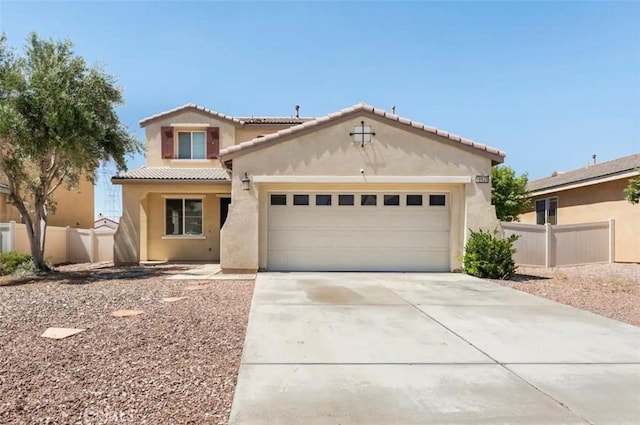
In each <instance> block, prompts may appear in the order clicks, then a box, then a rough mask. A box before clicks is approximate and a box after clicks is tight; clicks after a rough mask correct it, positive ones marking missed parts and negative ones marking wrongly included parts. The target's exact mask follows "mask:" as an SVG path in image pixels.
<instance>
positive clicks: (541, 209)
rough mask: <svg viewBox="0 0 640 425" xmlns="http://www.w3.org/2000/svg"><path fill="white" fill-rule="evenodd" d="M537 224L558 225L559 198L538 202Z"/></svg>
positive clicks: (539, 200)
mask: <svg viewBox="0 0 640 425" xmlns="http://www.w3.org/2000/svg"><path fill="white" fill-rule="evenodd" d="M536 224H558V198H546V199H538V200H537V201H536Z"/></svg>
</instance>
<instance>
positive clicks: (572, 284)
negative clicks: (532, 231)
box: [493, 264, 640, 326]
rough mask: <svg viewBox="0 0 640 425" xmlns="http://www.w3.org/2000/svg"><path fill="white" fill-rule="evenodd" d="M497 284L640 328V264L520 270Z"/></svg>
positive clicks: (520, 268)
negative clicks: (508, 279) (510, 277)
mask: <svg viewBox="0 0 640 425" xmlns="http://www.w3.org/2000/svg"><path fill="white" fill-rule="evenodd" d="M493 282H496V283H499V284H501V285H505V286H509V287H511V288H515V289H519V290H521V291H524V292H529V293H531V294H534V295H539V296H542V297H546V298H549V299H552V300H554V301H558V302H561V303H563V304H567V305H570V306H573V307H576V308H580V309H583V310H588V311H591V312H593V313H596V314H600V315H602V316H606V317H610V318H612V319H616V320H620V321H621V322H626V323H629V324H632V325H635V326H640V264H592V265H586V266H576V267H556V268H550V269H545V268H536V267H519V268H518V274H517V275H516V277H515V278H514V279H513V280H510V281H502V280H494V281H493Z"/></svg>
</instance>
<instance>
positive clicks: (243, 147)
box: [220, 103, 506, 163]
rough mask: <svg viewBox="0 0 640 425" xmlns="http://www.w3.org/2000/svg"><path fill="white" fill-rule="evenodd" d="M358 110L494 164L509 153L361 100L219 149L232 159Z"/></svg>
mask: <svg viewBox="0 0 640 425" xmlns="http://www.w3.org/2000/svg"><path fill="white" fill-rule="evenodd" d="M359 112H367V113H370V114H374V115H377V116H379V117H381V118H385V119H387V120H390V121H396V122H398V123H400V124H402V125H404V126H407V127H411V128H415V129H418V130H421V131H424V132H425V133H428V134H433V135H437V136H440V137H443V138H445V139H447V140H450V141H452V142H456V143H460V144H461V145H464V146H469V147H472V148H475V149H477V150H478V151H480V152H481V153H483V154H484V155H485V156H488V157H490V158H491V159H492V160H493V161H494V162H495V163H501V162H503V161H504V157H505V156H506V154H505V152H503V151H501V150H499V149H496V148H492V147H490V146H487V145H484V144H482V143H478V142H474V141H473V140H469V139H465V138H462V137H461V136H458V135H456V134H451V133H448V132H446V131H442V130H438V129H436V128H433V127H429V126H426V125H424V124H422V123H419V122H415V121H411V120H410V119H407V118H402V117H399V116H397V115H394V114H390V113H388V112H386V111H384V110H382V109H379V108H374V107H373V106H371V105H367V104H366V103H358V104H357V105H353V106H350V107H348V108H346V109H342V110H340V111H337V112H333V113H331V114H328V115H326V116H324V117H319V118H315V119H312V120H309V121H305V122H304V123H301V124H298V125H295V126H293V127H289V128H286V129H284V130H280V131H277V132H275V133H271V134H267V135H264V136H263V137H259V138H255V139H252V140H249V141H246V142H243V143H240V144H237V145H234V146H230V147H228V148H226V149H223V150H222V151H220V156H221V157H222V159H223V160H224V161H227V160H229V159H232V158H233V157H235V156H239V155H242V154H244V153H247V152H250V151H253V150H255V149H258V148H260V147H266V146H268V145H270V144H272V143H275V142H277V141H281V140H283V139H284V140H286V137H287V136H293V135H295V134H297V133H300V132H302V131H306V130H308V129H309V128H310V127H314V126H318V125H326V124H327V123H330V122H331V121H334V120H336V119H339V118H343V117H345V116H349V115H353V114H356V113H359Z"/></svg>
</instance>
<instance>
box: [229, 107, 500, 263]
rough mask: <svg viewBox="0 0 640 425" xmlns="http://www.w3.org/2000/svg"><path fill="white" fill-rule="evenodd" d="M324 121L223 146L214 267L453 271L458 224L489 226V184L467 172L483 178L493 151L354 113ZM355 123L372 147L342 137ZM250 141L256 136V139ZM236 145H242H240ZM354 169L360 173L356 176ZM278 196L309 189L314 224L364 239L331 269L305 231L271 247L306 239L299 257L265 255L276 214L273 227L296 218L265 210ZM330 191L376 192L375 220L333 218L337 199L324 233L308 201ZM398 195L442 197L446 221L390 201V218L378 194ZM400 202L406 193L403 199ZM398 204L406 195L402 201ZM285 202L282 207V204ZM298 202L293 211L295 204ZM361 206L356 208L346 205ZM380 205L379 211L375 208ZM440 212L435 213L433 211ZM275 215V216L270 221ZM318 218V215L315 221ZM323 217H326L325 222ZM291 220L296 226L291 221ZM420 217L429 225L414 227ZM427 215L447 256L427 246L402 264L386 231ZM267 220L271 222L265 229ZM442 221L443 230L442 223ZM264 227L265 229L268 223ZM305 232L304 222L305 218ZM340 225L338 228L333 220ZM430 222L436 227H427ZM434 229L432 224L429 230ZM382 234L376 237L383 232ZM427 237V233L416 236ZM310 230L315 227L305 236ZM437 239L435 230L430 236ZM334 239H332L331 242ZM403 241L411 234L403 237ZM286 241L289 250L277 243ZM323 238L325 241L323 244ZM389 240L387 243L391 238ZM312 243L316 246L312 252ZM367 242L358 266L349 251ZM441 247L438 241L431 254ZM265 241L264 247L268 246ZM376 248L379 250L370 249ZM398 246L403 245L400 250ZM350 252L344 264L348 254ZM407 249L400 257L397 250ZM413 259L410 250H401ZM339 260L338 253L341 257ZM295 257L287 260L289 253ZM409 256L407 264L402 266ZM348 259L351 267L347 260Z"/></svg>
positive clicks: (463, 230)
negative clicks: (228, 197)
mask: <svg viewBox="0 0 640 425" xmlns="http://www.w3.org/2000/svg"><path fill="white" fill-rule="evenodd" d="M327 120H328V121H329V122H327V123H325V124H323V125H321V126H317V127H315V128H310V129H308V130H302V131H298V132H292V133H291V135H290V136H289V135H287V134H286V133H285V134H283V135H281V136H278V133H276V136H275V138H273V137H272V138H271V139H272V141H267V142H266V143H262V144H260V145H259V146H252V144H251V142H247V143H245V144H241V145H240V148H239V149H238V148H236V149H234V148H231V149H227V150H223V151H222V152H221V154H222V160H223V161H224V162H226V163H227V164H228V165H231V167H232V170H233V171H232V204H231V206H230V210H229V216H228V218H227V221H226V223H225V225H224V227H223V228H222V232H221V265H222V268H223V270H255V269H264V270H266V269H269V268H272V269H282V270H323V269H327V270H331V269H336V270H354V271H357V270H359V269H361V268H362V267H363V265H364V268H365V269H368V270H403V269H407V270H440V271H449V270H454V269H456V268H458V267H459V262H458V257H459V255H460V254H461V253H462V249H463V247H464V241H465V239H466V237H467V233H468V232H467V229H480V228H484V229H491V228H496V227H498V226H499V222H498V221H497V219H496V215H495V210H494V207H493V206H492V205H491V187H490V185H489V184H482V183H475V176H476V175H488V174H490V170H491V166H492V161H493V162H494V163H495V162H497V161H499V162H501V159H498V160H496V156H497V155H491V154H488V153H486V152H483V151H482V150H481V149H478V148H473V147H469V146H466V145H462V144H461V143H460V142H455V141H451V140H446V138H445V137H442V136H439V135H436V134H433V135H430V134H427V132H425V131H423V130H417V129H412V128H409V127H408V126H407V125H406V124H403V123H401V122H400V121H398V122H394V121H392V120H390V119H387V118H383V117H380V116H378V115H376V114H374V113H369V112H366V111H358V113H351V114H345V116H339V117H337V118H335V117H334V118H331V116H330V117H329V118H328V119H327ZM361 121H365V123H366V125H370V126H371V127H372V130H373V131H374V132H375V133H376V134H375V136H373V140H372V143H370V144H365V145H364V147H361V145H360V144H358V143H354V142H353V140H352V137H351V136H350V135H349V133H350V132H352V131H353V130H354V128H355V127H356V126H358V125H360V123H361ZM257 140H259V139H257ZM243 145H244V146H243ZM361 170H363V171H364V172H363V173H362V172H361ZM245 172H246V173H247V175H248V176H249V178H250V179H251V183H250V190H243V189H242V181H241V180H242V178H243V176H244V173H245ZM277 193H283V194H288V196H289V198H290V199H292V197H293V195H294V194H310V195H312V196H310V198H311V199H312V200H311V201H310V205H309V206H308V207H307V208H309V209H310V210H311V209H315V211H314V212H311V213H310V214H307V216H306V217H307V218H308V219H309V220H310V221H315V222H316V223H319V222H322V223H321V224H322V226H324V228H325V229H324V230H325V231H326V232H329V234H330V235H332V236H334V237H337V236H339V235H340V234H341V233H340V232H341V230H340V227H341V225H344V224H345V223H347V225H348V223H352V224H353V226H351V227H352V229H358V228H360V230H361V231H362V232H367V230H368V231H369V234H365V233H361V234H357V233H353V232H352V233H351V234H350V237H353V238H358V239H359V240H360V241H362V240H366V242H364V243H356V244H354V246H353V248H354V249H352V250H351V251H350V252H349V250H345V251H343V252H342V257H341V258H342V260H341V261H342V263H341V264H338V265H336V266H335V267H331V266H330V265H328V263H326V262H325V263H321V264H318V261H317V258H315V259H314V256H315V255H316V253H317V252H320V250H327V249H330V241H329V242H328V241H327V239H326V238H317V239H316V238H314V232H313V231H309V232H307V233H304V234H297V235H294V236H291V238H290V240H289V241H287V239H286V238H285V239H281V240H280V241H279V242H278V244H277V245H278V248H282V249H280V250H281V251H282V250H284V251H291V252H293V251H296V246H295V244H296V243H298V244H300V238H301V236H308V238H307V240H305V241H304V244H303V245H304V246H300V245H298V246H297V247H298V248H304V249H303V251H305V252H306V254H304V255H291V254H286V255H288V258H285V259H283V258H280V259H277V260H275V259H273V258H272V259H270V258H269V255H270V254H271V255H274V249H273V248H274V242H273V241H271V243H270V240H269V238H270V237H280V238H282V235H281V234H280V235H275V233H274V221H278V219H281V220H280V223H279V224H278V225H279V227H282V225H284V224H285V222H286V221H291V222H292V223H291V224H292V225H299V224H301V223H299V221H300V220H303V219H304V215H302V216H301V215H296V213H295V212H294V211H290V213H289V214H285V215H282V214H281V212H280V213H279V212H277V210H275V209H274V207H272V206H270V195H271V194H277ZM319 193H322V194H333V195H334V199H336V197H337V195H338V194H340V193H344V194H354V195H355V197H356V199H357V198H358V197H359V196H360V195H361V194H377V195H378V205H376V207H374V208H377V209H378V210H377V211H379V212H380V213H379V214H378V215H377V217H373V218H371V216H370V215H369V216H367V214H370V213H368V212H367V213H364V212H363V215H362V220H360V222H361V223H364V222H367V226H361V227H358V226H359V224H358V223H359V220H358V215H357V212H356V214H353V215H352V216H350V217H344V215H341V214H339V210H338V206H337V199H336V200H334V201H333V202H334V203H333V204H332V206H331V208H334V214H333V219H334V220H335V227H334V229H333V230H331V226H330V224H331V216H332V215H331V214H330V213H322V212H319V211H317V209H318V208H319V207H316V206H314V205H313V204H314V201H313V199H314V196H315V194H319ZM385 193H387V194H399V195H401V199H403V197H404V196H405V195H406V194H411V193H413V194H424V195H425V196H427V197H428V194H430V193H441V194H446V199H447V203H446V214H447V216H448V217H447V219H448V220H445V221H446V225H445V224H442V223H444V222H443V221H442V220H441V218H440V219H438V218H436V217H438V214H435V215H434V214H431V213H430V212H429V211H427V210H428V199H427V198H424V199H425V202H426V203H427V205H425V206H424V214H422V216H421V217H419V214H418V216H415V217H412V218H411V219H407V218H406V217H404V218H403V217H402V216H401V214H402V213H406V212H407V209H409V207H408V206H406V205H404V206H403V205H402V204H401V205H399V206H397V210H396V211H398V214H399V216H398V217H394V216H393V214H394V213H393V212H392V211H393V207H391V206H386V207H385V206H384V205H383V196H384V194H385ZM405 199H406V198H405ZM405 204H406V201H405ZM287 208H288V207H287ZM300 208H302V207H300ZM357 208H360V209H364V208H366V207H364V206H358V200H356V205H354V211H355V209H357ZM385 208H386V209H385ZM439 211H440V213H439V216H440V217H441V216H442V210H439ZM274 215H275V218H274ZM319 217H323V219H322V220H320V219H319ZM327 217H328V219H327ZM295 220H298V223H294V222H293V221H295ZM372 220H374V221H375V220H378V223H377V225H378V226H379V229H382V231H378V230H372ZM420 220H425V221H430V220H431V221H432V222H431V223H420ZM433 220H440V222H441V225H440V229H439V230H447V231H448V235H446V239H447V240H446V242H447V244H446V245H445V246H446V249H447V251H448V252H447V255H446V256H445V257H446V258H445V260H444V261H442V260H434V259H433V258H430V257H429V252H428V251H429V250H428V249H427V250H425V251H424V254H425V255H426V257H425V258H424V263H421V262H420V261H419V260H418V259H417V257H416V258H414V259H412V260H407V258H406V256H403V254H402V251H403V249H404V248H403V247H401V246H397V248H398V249H397V252H396V253H395V254H392V253H393V252H394V250H393V249H392V248H393V247H392V246H391V247H390V246H389V244H388V242H389V241H391V240H394V239H395V241H394V243H397V242H398V241H399V240H400V241H401V240H402V238H397V235H392V234H391V233H390V232H396V231H403V229H402V223H403V222H406V223H407V226H408V227H407V228H405V229H404V230H407V229H408V230H409V231H410V229H411V228H412V227H413V228H416V226H417V228H418V229H422V230H428V229H434V224H433ZM270 223H271V226H270ZM443 226H444V227H443ZM270 227H271V228H270ZM308 227H309V228H310V229H313V228H314V225H313V224H312V223H310V226H308ZM343 227H344V226H343ZM435 227H436V228H437V227H438V225H435ZM436 230H438V229H436ZM385 232H386V233H385ZM424 234H425V237H430V236H429V232H426V233H424ZM315 235H316V236H317V232H316V233H315ZM439 237H440V238H442V233H440V235H439ZM336 240H337V239H336ZM406 240H407V243H408V244H412V243H413V242H415V238H407V239H406ZM287 243H291V244H292V245H291V249H289V250H288V249H287V248H286V246H287ZM328 244H329V245H328ZM392 245H393V244H392ZM314 246H316V247H317V248H318V249H319V250H317V251H314ZM365 246H368V251H367V258H370V259H374V260H375V261H371V262H370V263H366V264H363V262H362V258H363V257H358V253H361V250H359V249H358V248H359V247H365ZM441 246H443V245H442V244H439V245H438V247H436V249H435V251H434V254H433V255H438V254H435V252H436V251H438V249H440V248H441ZM270 247H271V249H270ZM376 247H380V249H379V250H376ZM405 251H406V250H405ZM349 255H352V256H354V258H353V260H354V261H353V262H351V263H349V261H348V259H349V258H348V256H349ZM407 255H409V254H407ZM411 255H413V254H411ZM345 256H347V257H345ZM294 257H295V258H294ZM407 261H409V262H407ZM351 264H352V267H351V266H350V265H351Z"/></svg>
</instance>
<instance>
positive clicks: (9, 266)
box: [0, 252, 31, 275]
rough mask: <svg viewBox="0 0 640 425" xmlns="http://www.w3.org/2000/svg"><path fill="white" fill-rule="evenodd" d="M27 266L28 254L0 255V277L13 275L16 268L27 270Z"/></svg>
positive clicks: (29, 260) (9, 253)
mask: <svg viewBox="0 0 640 425" xmlns="http://www.w3.org/2000/svg"><path fill="white" fill-rule="evenodd" d="M29 264H31V255H29V254H18V253H17V252H3V253H0V275H5V274H13V273H14V272H15V271H16V269H18V268H20V269H24V268H28V267H29Z"/></svg>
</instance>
